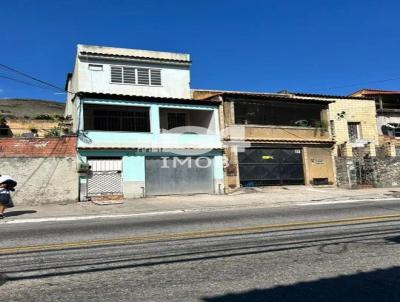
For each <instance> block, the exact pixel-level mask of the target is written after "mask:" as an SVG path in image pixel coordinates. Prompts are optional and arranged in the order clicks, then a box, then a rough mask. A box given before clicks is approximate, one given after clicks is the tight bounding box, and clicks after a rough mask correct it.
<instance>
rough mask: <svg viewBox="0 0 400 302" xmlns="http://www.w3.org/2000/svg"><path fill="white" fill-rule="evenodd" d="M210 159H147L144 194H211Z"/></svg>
mask: <svg viewBox="0 0 400 302" xmlns="http://www.w3.org/2000/svg"><path fill="white" fill-rule="evenodd" d="M212 172H213V167H212V158H210V157H207V158H205V157H200V158H199V157H179V158H178V157H168V158H165V157H163V158H162V157H147V158H146V194H147V195H169V194H192V193H212V192H213V191H214V190H213V186H214V184H213V173H212Z"/></svg>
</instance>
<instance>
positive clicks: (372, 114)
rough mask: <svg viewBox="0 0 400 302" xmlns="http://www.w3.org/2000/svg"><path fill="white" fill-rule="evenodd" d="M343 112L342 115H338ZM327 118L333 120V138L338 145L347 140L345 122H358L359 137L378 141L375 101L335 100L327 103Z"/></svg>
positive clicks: (376, 142)
mask: <svg viewBox="0 0 400 302" xmlns="http://www.w3.org/2000/svg"><path fill="white" fill-rule="evenodd" d="M342 112H344V115H343V117H341V116H338V114H341V113H342ZM329 119H330V120H332V121H333V122H334V128H335V129H334V132H335V140H336V142H337V144H338V145H341V144H343V143H346V142H348V141H349V134H348V128H347V123H348V122H358V123H360V128H361V129H360V132H361V138H362V139H366V140H371V141H373V142H374V143H375V144H378V143H379V139H378V128H377V125H376V109H375V101H372V100H371V101H370V100H347V99H344V100H335V102H334V103H332V104H329Z"/></svg>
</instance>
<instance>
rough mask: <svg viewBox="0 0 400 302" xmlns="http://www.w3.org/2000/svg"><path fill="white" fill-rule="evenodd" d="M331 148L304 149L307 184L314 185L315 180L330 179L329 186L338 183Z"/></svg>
mask: <svg viewBox="0 0 400 302" xmlns="http://www.w3.org/2000/svg"><path fill="white" fill-rule="evenodd" d="M332 155H333V154H332V150H331V148H321V147H320V148H315V147H304V148H303V161H304V170H305V183H306V184H313V179H314V178H328V183H329V184H334V183H335V182H336V179H335V174H334V161H333V158H332Z"/></svg>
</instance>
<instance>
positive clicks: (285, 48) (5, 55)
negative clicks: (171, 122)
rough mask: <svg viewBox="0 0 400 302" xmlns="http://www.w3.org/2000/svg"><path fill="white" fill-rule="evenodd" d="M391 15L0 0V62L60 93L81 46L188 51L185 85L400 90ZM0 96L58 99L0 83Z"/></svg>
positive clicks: (398, 40)
mask: <svg viewBox="0 0 400 302" xmlns="http://www.w3.org/2000/svg"><path fill="white" fill-rule="evenodd" d="M399 12H400V2H399V1H395V0H393V1H370V0H355V1H351V0H349V1H342V0H335V1H334V0H331V1H321V0H318V1H317V0H313V1H307V0H304V1H297V0H293V1H276V0H275V1H270V0H265V1H261V0H260V1H255V0H246V1H233V0H201V1H200V0H198V1H189V0H185V1H180V0H169V1H162V0H160V1H143V0H141V1H135V0H132V1H128V0H126V1H123V0H116V1H104V0H103V1H102V0H97V1H85V0H80V1H61V0H60V1H49V0H46V1H45V0H43V1H40V0H38V1H33V0H31V1H22V0H10V1H2V3H1V9H0V22H1V27H0V28H1V29H0V33H1V47H0V63H2V64H7V65H10V66H13V67H15V68H17V69H19V70H22V71H25V72H27V73H29V74H32V75H35V76H37V77H39V78H41V79H44V80H46V81H49V82H51V83H54V84H56V85H58V86H62V87H63V86H64V81H65V77H66V74H67V72H69V71H71V69H72V66H73V59H74V56H75V48H76V44H77V43H82V44H95V45H105V46H116V47H127V48H139V49H151V50H164V51H177V52H187V53H190V54H191V56H192V60H193V65H192V84H191V85H192V88H203V89H226V90H246V91H266V92H276V91H279V90H283V89H286V90H289V91H299V92H310V93H328V94H347V93H349V92H351V91H354V90H357V89H358V88H363V87H373V88H381V89H400V18H399ZM0 76H12V77H14V76H15V75H14V74H12V73H10V72H7V71H5V70H4V69H0ZM18 78H19V79H22V80H23V78H20V77H18ZM393 78H397V79H395V80H391V81H389V80H388V81H382V80H387V79H393ZM375 81H376V82H375ZM369 82H372V83H369ZM357 84H359V85H357ZM5 97H29V98H43V99H49V100H59V101H63V100H64V99H65V96H64V95H59V94H54V92H52V91H47V90H42V89H38V88H35V87H30V86H26V85H22V84H18V83H15V82H12V81H9V80H7V79H4V78H1V77H0V98H5Z"/></svg>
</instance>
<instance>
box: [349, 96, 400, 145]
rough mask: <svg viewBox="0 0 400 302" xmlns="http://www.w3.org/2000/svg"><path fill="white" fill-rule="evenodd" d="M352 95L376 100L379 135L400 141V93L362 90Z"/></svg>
mask: <svg viewBox="0 0 400 302" xmlns="http://www.w3.org/2000/svg"><path fill="white" fill-rule="evenodd" d="M351 95H352V96H363V97H368V98H372V99H373V100H375V107H376V120H377V127H378V133H379V135H380V136H383V137H387V138H396V139H400V91H394V90H377V89H361V90H359V91H356V92H354V93H352V94H351Z"/></svg>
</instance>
